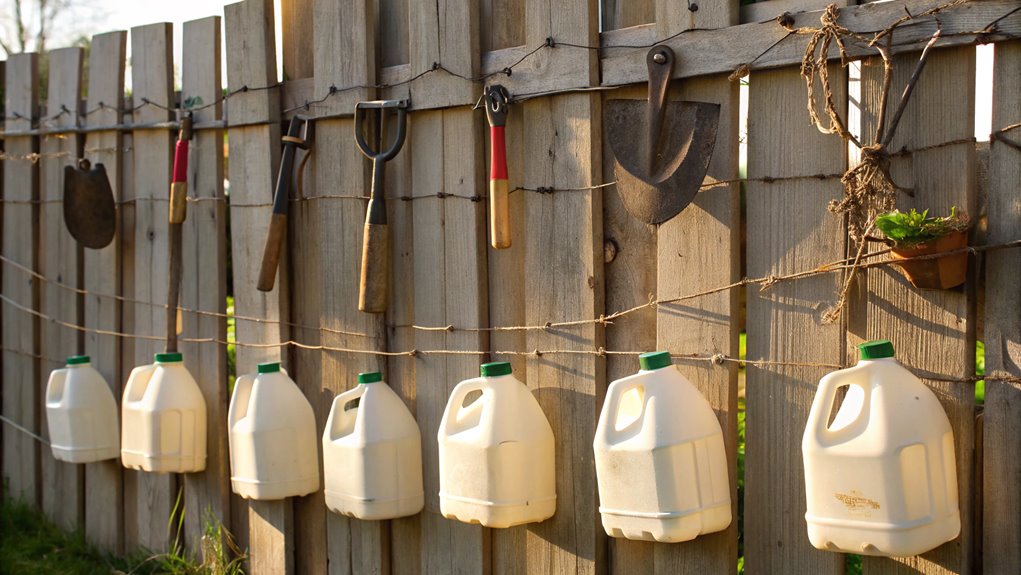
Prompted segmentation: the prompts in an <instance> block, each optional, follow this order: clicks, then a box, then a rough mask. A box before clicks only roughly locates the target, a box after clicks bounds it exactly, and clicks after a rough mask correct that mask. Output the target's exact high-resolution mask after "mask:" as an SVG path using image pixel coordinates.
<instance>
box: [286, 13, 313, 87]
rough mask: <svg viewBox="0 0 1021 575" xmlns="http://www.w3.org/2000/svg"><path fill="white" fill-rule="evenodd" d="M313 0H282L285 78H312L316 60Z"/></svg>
mask: <svg viewBox="0 0 1021 575" xmlns="http://www.w3.org/2000/svg"><path fill="white" fill-rule="evenodd" d="M312 3H313V0H282V1H281V2H280V20H281V29H282V31H283V38H282V40H281V43H282V44H283V60H284V62H283V64H284V79H285V80H297V79H299V78H311V77H312V73H313V66H312V64H313V62H315V54H314V47H313V45H312V39H313V36H312V34H313V29H312V26H313V22H314V18H313V11H312Z"/></svg>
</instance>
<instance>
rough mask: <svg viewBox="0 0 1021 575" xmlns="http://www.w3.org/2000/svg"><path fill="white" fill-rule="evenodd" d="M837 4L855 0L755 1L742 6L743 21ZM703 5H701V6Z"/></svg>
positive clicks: (852, 4) (813, 9)
mask: <svg viewBox="0 0 1021 575" xmlns="http://www.w3.org/2000/svg"><path fill="white" fill-rule="evenodd" d="M834 3H835V4H836V5H837V6H854V5H855V4H857V3H856V2H854V1H853V0H840V1H839V2H833V0H768V1H767V2H755V3H753V4H745V5H744V6H741V23H742V24H748V23H753V22H765V21H767V20H771V19H773V18H776V17H777V16H779V15H780V14H783V13H784V12H790V13H791V14H796V13H798V12H812V11H816V10H823V9H825V8H826V7H827V6H829V5H830V4H834ZM699 7H701V5H700V6H699Z"/></svg>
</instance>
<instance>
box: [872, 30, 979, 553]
mask: <svg viewBox="0 0 1021 575" xmlns="http://www.w3.org/2000/svg"><path fill="white" fill-rule="evenodd" d="M917 59H918V58H917V55H903V56H898V57H897V58H895V66H894V80H893V85H892V87H891V90H890V93H891V94H900V93H901V92H902V91H903V89H904V86H905V84H906V83H907V80H908V78H909V77H910V75H911V73H912V71H913V70H914V68H915V63H916V61H917ZM881 75H882V68H881V67H880V66H872V67H866V68H865V69H863V72H862V82H863V93H862V97H863V100H864V102H863V105H864V106H865V107H866V109H873V110H875V109H878V106H877V105H876V101H875V100H874V99H873V100H871V101H869V100H868V99H867V98H870V95H872V94H874V93H875V91H874V90H865V89H864V88H866V87H867V85H868V84H869V83H870V82H871V83H878V82H880V81H881ZM974 77H975V49H974V48H973V47H959V48H953V49H948V50H941V51H939V52H935V53H933V54H932V55H931V56H930V57H929V62H928V64H927V65H926V68H925V73H924V74H923V75H922V77H921V79H920V81H919V83H918V86H917V88H916V89H915V92H914V95H913V96H912V98H911V102H910V104H909V105H908V108H907V110H906V111H905V113H904V116H903V119H902V120H901V123H900V125H899V126H898V128H897V133H896V135H895V137H894V139H893V141H892V142H891V146H892V148H893V149H901V148H903V147H906V148H907V149H909V150H911V149H917V148H921V147H924V146H932V145H938V144H942V143H944V142H947V141H950V140H957V139H961V138H971V137H972V136H973V135H974V131H975V125H974V117H975V83H974V82H972V81H971V78H974ZM962 78H967V79H968V81H965V82H962V81H961V79H962ZM975 169H976V162H975V146H974V144H971V143H967V144H960V145H956V146H948V147H942V148H936V149H931V150H925V151H921V152H915V153H913V154H911V155H909V156H906V157H898V158H895V159H894V161H893V163H892V175H893V178H894V180H895V181H896V182H897V183H898V184H899V185H902V186H907V187H913V188H914V189H915V197H914V198H909V197H907V196H905V195H900V196H899V197H898V198H897V206H898V207H899V208H900V209H902V210H903V209H910V208H918V209H919V210H922V209H929V210H931V213H934V214H947V213H949V212H950V208H951V206H957V207H958V208H959V209H962V210H965V211H966V212H967V213H969V214H974V213H975V208H976V205H977V201H976V192H975V190H976V172H975ZM868 286H869V294H868V335H869V338H870V339H881V338H886V339H890V340H891V341H892V342H893V345H894V347H895V348H896V350H897V357H898V359H899V360H900V361H901V362H903V363H905V364H907V365H910V366H913V367H916V368H918V369H920V370H922V371H924V372H927V373H931V374H933V375H934V376H936V377H967V376H970V375H973V374H974V373H975V309H974V306H973V305H972V303H971V302H969V298H970V297H973V294H974V286H973V285H971V284H970V283H969V285H968V287H966V288H965V290H964V291H963V292H962V291H956V290H954V291H932V290H925V291H922V290H918V289H915V288H914V287H912V286H911V285H910V284H909V283H908V282H907V280H905V279H904V278H903V277H902V276H901V274H900V272H899V271H898V270H897V269H896V268H894V267H890V266H887V267H883V268H875V269H873V270H869V278H868ZM925 382H926V384H927V385H929V386H930V387H931V388H932V390H933V391H934V392H935V393H936V395H937V396H938V397H939V398H940V402H941V403H942V404H943V407H944V408H945V409H946V411H947V415H948V416H949V417H950V424H951V426H952V427H953V428H954V441H955V444H956V449H957V482H958V492H959V497H960V505H961V524H962V527H961V537H960V538H958V539H955V540H954V541H951V542H950V543H947V544H946V545H944V546H942V547H939V548H937V549H936V550H934V551H931V552H929V553H926V554H925V555H921V556H918V557H912V558H904V559H897V560H892V559H882V558H866V559H865V560H864V562H863V567H864V569H863V570H864V572H865V573H969V572H970V571H971V560H972V546H973V541H972V539H973V513H974V505H973V502H972V490H973V487H974V480H973V472H974V460H973V457H974V450H975V447H974V438H975V435H974V426H975V387H974V385H972V384H962V383H948V382H937V381H933V380H925Z"/></svg>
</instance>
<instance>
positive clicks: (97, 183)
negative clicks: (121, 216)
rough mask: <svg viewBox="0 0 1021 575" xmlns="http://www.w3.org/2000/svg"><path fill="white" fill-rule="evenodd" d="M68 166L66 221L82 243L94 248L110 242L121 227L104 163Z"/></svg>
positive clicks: (76, 238) (74, 235)
mask: <svg viewBox="0 0 1021 575" xmlns="http://www.w3.org/2000/svg"><path fill="white" fill-rule="evenodd" d="M79 166H80V167H79V168H75V167H74V166H66V167H65V168H64V224H65V225H66V226H67V231H68V232H70V233H71V237H73V238H74V239H75V240H76V241H77V242H78V243H80V244H81V245H83V246H85V247H87V248H91V249H94V250H99V249H103V248H105V247H106V246H108V245H110V242H111V241H113V236H114V234H115V233H116V231H117V207H116V205H115V203H114V199H113V190H112V189H111V188H110V179H109V178H108V177H107V175H106V168H105V167H104V166H103V164H96V165H95V166H90V165H89V163H88V161H87V160H83V161H81V162H80V163H79Z"/></svg>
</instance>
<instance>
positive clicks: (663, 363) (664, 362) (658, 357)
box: [638, 351, 674, 371]
mask: <svg viewBox="0 0 1021 575" xmlns="http://www.w3.org/2000/svg"><path fill="white" fill-rule="evenodd" d="M673 363H674V362H673V361H672V360H671V359H670V352H669V351H650V352H649V353H643V354H642V355H640V356H638V365H639V366H641V368H642V369H643V370H644V371H652V370H654V369H662V368H664V367H667V366H668V365H673Z"/></svg>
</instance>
